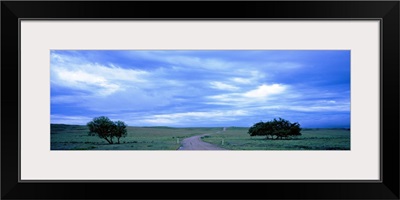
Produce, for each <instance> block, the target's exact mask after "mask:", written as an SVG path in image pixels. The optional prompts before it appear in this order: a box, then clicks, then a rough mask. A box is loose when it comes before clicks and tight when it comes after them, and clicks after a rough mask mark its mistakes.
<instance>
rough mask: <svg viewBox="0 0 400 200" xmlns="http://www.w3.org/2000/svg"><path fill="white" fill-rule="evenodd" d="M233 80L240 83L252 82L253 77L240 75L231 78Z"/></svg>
mask: <svg viewBox="0 0 400 200" xmlns="http://www.w3.org/2000/svg"><path fill="white" fill-rule="evenodd" d="M230 80H231V81H233V82H235V83H239V84H250V83H252V81H251V79H249V78H240V77H234V78H231V79H230Z"/></svg>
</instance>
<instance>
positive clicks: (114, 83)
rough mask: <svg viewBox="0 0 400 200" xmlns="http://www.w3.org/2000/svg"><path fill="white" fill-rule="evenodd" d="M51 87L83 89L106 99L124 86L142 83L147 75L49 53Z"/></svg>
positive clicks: (138, 71) (142, 72) (146, 73)
mask: <svg viewBox="0 0 400 200" xmlns="http://www.w3.org/2000/svg"><path fill="white" fill-rule="evenodd" d="M51 59H52V60H51V68H50V70H51V82H52V86H64V87H68V88H70V89H75V90H84V91H87V92H90V93H92V94H93V95H99V96H107V95H110V94H113V93H115V92H117V91H122V90H125V85H127V83H131V84H135V83H136V84H139V83H140V84H145V83H147V80H146V79H145V78H146V77H148V76H150V74H149V73H148V72H146V71H142V70H133V69H124V68H121V67H117V66H115V65H112V64H110V65H109V66H105V65H100V64H97V63H89V62H87V61H86V60H85V59H82V58H78V57H73V56H66V55H59V54H57V53H52V54H51Z"/></svg>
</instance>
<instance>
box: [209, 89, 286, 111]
mask: <svg viewBox="0 0 400 200" xmlns="http://www.w3.org/2000/svg"><path fill="white" fill-rule="evenodd" d="M287 88H288V86H287V85H283V84H272V85H267V84H262V85H259V86H258V87H257V88H256V89H253V90H249V91H246V92H242V93H237V92H236V93H227V94H220V95H213V96H209V97H207V98H208V99H210V100H212V101H209V102H207V103H206V104H213V105H233V106H244V105H254V104H257V103H265V102H266V101H267V100H268V99H269V98H271V97H272V96H274V95H280V94H283V93H284V92H285V91H286V89H287Z"/></svg>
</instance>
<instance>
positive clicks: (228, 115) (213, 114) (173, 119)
mask: <svg viewBox="0 0 400 200" xmlns="http://www.w3.org/2000/svg"><path fill="white" fill-rule="evenodd" d="M248 115H249V113H248V112H247V111H246V110H227V111H208V112H182V113H171V114H156V115H150V116H145V117H144V119H140V120H137V121H136V123H144V124H153V125H185V124H187V123H188V122H190V123H192V124H193V123H195V122H204V121H206V122H209V121H213V122H225V121H232V120H234V119H235V118H236V117H239V116H248Z"/></svg>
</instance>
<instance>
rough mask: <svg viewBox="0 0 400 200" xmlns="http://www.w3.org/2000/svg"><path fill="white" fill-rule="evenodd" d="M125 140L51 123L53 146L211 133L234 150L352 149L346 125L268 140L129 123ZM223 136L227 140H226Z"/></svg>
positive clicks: (242, 133) (96, 146) (136, 145)
mask: <svg viewBox="0 0 400 200" xmlns="http://www.w3.org/2000/svg"><path fill="white" fill-rule="evenodd" d="M127 129H128V135H127V137H125V138H121V144H108V143H107V141H105V140H104V139H101V138H99V137H97V136H89V135H88V132H89V130H88V128H87V127H86V126H79V125H63V124H51V150H176V149H178V148H179V146H180V144H179V143H178V142H177V140H178V141H179V142H181V141H182V140H183V139H184V138H187V137H191V136H194V135H201V134H209V136H205V137H203V138H202V139H203V141H205V142H209V143H212V144H215V145H217V146H220V147H222V148H225V149H230V150H349V149H350V131H349V130H345V129H304V130H302V132H301V133H302V136H299V137H297V138H294V139H291V140H265V139H264V137H250V136H249V135H248V134H247V130H248V128H238V127H230V128H227V130H226V131H222V129H221V128H170V127H128V128H127ZM222 140H223V141H224V144H222Z"/></svg>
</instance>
